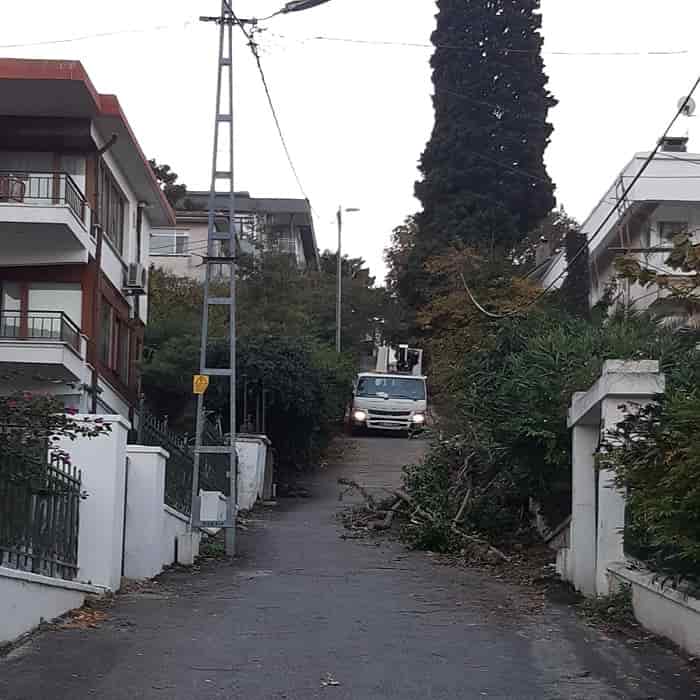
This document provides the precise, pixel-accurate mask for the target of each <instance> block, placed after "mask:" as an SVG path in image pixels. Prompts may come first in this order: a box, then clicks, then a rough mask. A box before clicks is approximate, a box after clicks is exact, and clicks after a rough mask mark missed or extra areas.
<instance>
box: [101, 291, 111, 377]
mask: <svg viewBox="0 0 700 700" xmlns="http://www.w3.org/2000/svg"><path fill="white" fill-rule="evenodd" d="M113 313H114V312H113V311H112V307H111V306H110V305H109V304H108V303H107V301H106V300H105V299H102V307H101V309H100V360H101V361H102V364H103V365H105V367H111V366H112V338H113V328H112V325H113V322H112V318H113Z"/></svg>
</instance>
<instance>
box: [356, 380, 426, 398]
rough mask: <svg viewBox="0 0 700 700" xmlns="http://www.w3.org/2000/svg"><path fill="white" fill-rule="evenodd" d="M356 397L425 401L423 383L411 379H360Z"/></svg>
mask: <svg viewBox="0 0 700 700" xmlns="http://www.w3.org/2000/svg"><path fill="white" fill-rule="evenodd" d="M357 396H366V397H369V396H377V397H380V398H382V399H385V398H390V399H413V400H414V401H424V400H425V382H424V381H423V380H422V379H417V378H416V379H413V378H411V377H360V381H359V382H358V383H357Z"/></svg>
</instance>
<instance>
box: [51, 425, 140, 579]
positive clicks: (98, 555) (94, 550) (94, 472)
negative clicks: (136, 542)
mask: <svg viewBox="0 0 700 700" xmlns="http://www.w3.org/2000/svg"><path fill="white" fill-rule="evenodd" d="M74 418H75V419H76V420H78V421H81V420H87V421H94V420H95V419H101V420H102V421H103V422H104V423H107V424H109V425H110V426H111V432H110V433H106V434H105V435H102V436H100V437H97V438H94V439H92V440H89V439H86V438H81V439H78V440H75V441H71V440H63V441H62V442H60V443H58V444H59V445H60V446H61V448H62V449H64V450H65V451H66V452H68V453H69V454H70V456H71V461H72V463H73V464H74V465H76V466H77V467H78V468H79V469H80V470H81V471H82V480H83V481H82V488H83V491H85V493H86V494H87V497H86V498H85V500H82V501H81V502H80V532H79V537H78V579H79V580H80V581H83V582H85V583H92V584H94V585H97V586H104V587H105V588H108V589H110V590H113V591H116V590H118V589H119V585H120V582H121V568H122V543H123V540H122V537H123V528H124V497H125V489H126V438H127V432H128V430H129V427H130V424H129V422H128V421H127V420H126V419H125V418H123V417H122V416H118V415H106V416H95V415H77V416H74Z"/></svg>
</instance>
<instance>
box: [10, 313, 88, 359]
mask: <svg viewBox="0 0 700 700" xmlns="http://www.w3.org/2000/svg"><path fill="white" fill-rule="evenodd" d="M1 340H39V341H44V340H53V341H56V340H58V341H60V342H63V343H66V344H68V345H69V346H70V347H71V348H73V350H75V352H77V353H78V355H80V329H79V328H78V326H76V325H75V323H73V321H71V320H70V318H68V316H66V314H64V313H63V312H62V311H34V310H32V309H30V310H29V311H0V341H1ZM19 359H21V358H19Z"/></svg>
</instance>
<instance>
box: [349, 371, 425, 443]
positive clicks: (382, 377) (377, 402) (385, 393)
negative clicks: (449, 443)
mask: <svg viewBox="0 0 700 700" xmlns="http://www.w3.org/2000/svg"><path fill="white" fill-rule="evenodd" d="M427 410H428V394H427V388H426V381H425V377H424V376H418V375H413V374H394V373H390V372H362V373H360V374H358V375H357V379H356V380H355V388H354V391H353V401H352V406H351V410H350V426H351V428H352V430H353V432H357V431H360V430H393V431H401V432H405V433H408V432H414V431H418V430H420V429H422V428H423V427H424V426H425V421H426V412H427Z"/></svg>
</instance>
